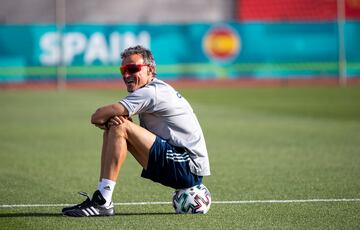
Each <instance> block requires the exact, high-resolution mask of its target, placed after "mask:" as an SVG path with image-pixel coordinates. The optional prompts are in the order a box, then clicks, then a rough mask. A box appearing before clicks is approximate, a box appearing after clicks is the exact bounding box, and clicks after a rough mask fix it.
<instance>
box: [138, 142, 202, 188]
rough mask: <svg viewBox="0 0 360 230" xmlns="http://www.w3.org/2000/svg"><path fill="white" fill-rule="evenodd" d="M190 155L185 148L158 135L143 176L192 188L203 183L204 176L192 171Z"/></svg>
mask: <svg viewBox="0 0 360 230" xmlns="http://www.w3.org/2000/svg"><path fill="white" fill-rule="evenodd" d="M190 160H191V159H190V156H189V153H188V152H187V151H186V149H185V148H181V147H175V146H172V145H171V144H169V143H168V142H167V141H165V140H163V139H161V138H160V137H156V140H155V142H154V144H153V145H152V146H151V149H150V153H149V161H148V166H147V169H146V170H145V169H144V170H143V171H142V173H141V176H142V177H144V178H147V179H150V180H152V181H154V182H158V183H160V184H162V185H165V186H168V187H171V188H174V189H182V188H190V187H192V186H195V185H199V184H201V183H202V176H197V175H195V174H193V173H192V172H191V171H190V166H189V162H190Z"/></svg>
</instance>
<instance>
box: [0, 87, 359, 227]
mask: <svg viewBox="0 0 360 230" xmlns="http://www.w3.org/2000/svg"><path fill="white" fill-rule="evenodd" d="M180 92H181V93H182V94H183V95H184V96H185V97H186V98H187V99H188V100H189V101H190V102H191V104H192V105H193V108H194V110H195V112H196V113H197V115H198V118H199V120H200V123H201V124H202V127H203V131H204V134H205V137H206V140H207V145H208V150H209V154H210V161H211V167H212V168H211V169H212V176H211V177H208V178H205V180H204V184H205V185H206V186H207V187H208V188H209V189H210V191H211V194H212V199H213V201H214V203H213V204H212V207H211V210H210V211H209V213H208V214H206V215H176V214H174V211H173V208H172V206H171V205H170V204H151V205H150V204H148V205H139V204H138V205H117V206H116V212H117V215H116V216H115V217H110V218H80V219H79V218H69V217H63V216H62V215H61V213H60V211H61V208H62V206H61V204H73V203H78V202H80V201H82V200H83V198H82V197H81V196H79V195H78V194H77V192H78V191H87V192H93V191H94V189H95V188H96V185H97V180H98V178H97V177H98V171H99V161H100V159H99V151H100V148H101V132H100V130H98V129H97V128H95V127H93V126H91V125H90V121H89V120H90V115H91V113H92V112H94V110H95V109H96V108H97V107H99V106H101V105H103V104H109V103H112V102H115V101H117V100H118V99H120V98H121V97H122V96H124V95H125V92H124V91H123V90H119V91H115V90H106V91H105V90H92V91H91V90H82V91H80V90H79V91H63V92H56V91H0V105H1V107H0V108H1V109H0V111H1V112H0V130H1V132H0V182H1V186H0V194H1V195H0V205H1V206H0V229H196V228H199V229H205V228H208V229H279V228H280V229H314V228H316V229H359V228H360V200H359V199H360V179H359V176H360V88H359V87H347V88H337V87H314V88H311V87H301V88H253V89H247V88H246V89H243V88H238V89H197V90H194V89H181V90H180ZM140 171H141V168H140V166H139V165H138V164H137V163H136V162H135V160H134V159H133V157H132V156H131V155H129V156H128V158H127V160H126V162H125V164H124V167H123V170H122V171H121V174H120V177H119V180H118V182H117V187H116V191H115V193H114V197H113V198H114V202H117V203H131V202H135V203H136V202H152V201H161V202H170V201H171V194H172V190H171V189H169V188H165V187H162V186H161V185H158V184H155V183H152V182H151V181H148V180H145V179H142V178H140V176H139V174H140ZM313 199H329V201H327V202H325V201H322V202H315V201H311V200H313ZM334 199H357V200H352V201H336V200H334ZM264 200H265V201H266V200H279V201H286V200H295V201H296V200H304V202H295V203H291V202H281V203H261V202H254V203H251V202H247V201H264ZM221 201H243V202H244V203H235V204H230V203H226V202H225V203H221ZM19 204H24V205H26V206H23V207H16V206H6V205H19ZM39 204H46V205H48V206H39ZM30 205H34V206H30Z"/></svg>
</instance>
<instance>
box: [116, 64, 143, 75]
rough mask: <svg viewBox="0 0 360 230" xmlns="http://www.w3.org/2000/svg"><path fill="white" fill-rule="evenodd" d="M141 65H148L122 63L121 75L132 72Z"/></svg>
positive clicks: (139, 68) (136, 70)
mask: <svg viewBox="0 0 360 230" xmlns="http://www.w3.org/2000/svg"><path fill="white" fill-rule="evenodd" d="M143 66H149V65H148V64H128V65H122V66H121V67H120V72H121V74H122V75H125V74H126V73H129V74H134V73H137V72H139V71H140V70H141V67H143Z"/></svg>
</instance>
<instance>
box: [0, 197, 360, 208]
mask: <svg viewBox="0 0 360 230" xmlns="http://www.w3.org/2000/svg"><path fill="white" fill-rule="evenodd" d="M314 202H360V198H354V199H309V200H228V201H212V204H261V203H314ZM164 204H166V205H168V204H171V202H165V201H159V202H125V203H114V205H116V206H132V205H133V206H134V205H164ZM71 205H74V204H1V205H0V208H38V207H64V206H71Z"/></svg>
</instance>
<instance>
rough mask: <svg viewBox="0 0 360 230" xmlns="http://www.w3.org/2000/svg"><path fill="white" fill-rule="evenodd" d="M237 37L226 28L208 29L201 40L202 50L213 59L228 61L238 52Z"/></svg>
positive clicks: (238, 38)
mask: <svg viewBox="0 0 360 230" xmlns="http://www.w3.org/2000/svg"><path fill="white" fill-rule="evenodd" d="M240 47H241V42H240V37H239V35H238V34H237V33H236V32H235V31H234V30H233V29H231V28H230V27H228V26H216V27H213V28H210V30H209V31H208V32H207V33H206V34H205V36H204V38H203V50H204V52H205V53H206V54H207V55H208V56H209V57H210V58H213V59H217V60H222V61H225V60H228V59H232V58H234V57H235V56H236V55H237V54H238V53H239V51H240Z"/></svg>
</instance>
